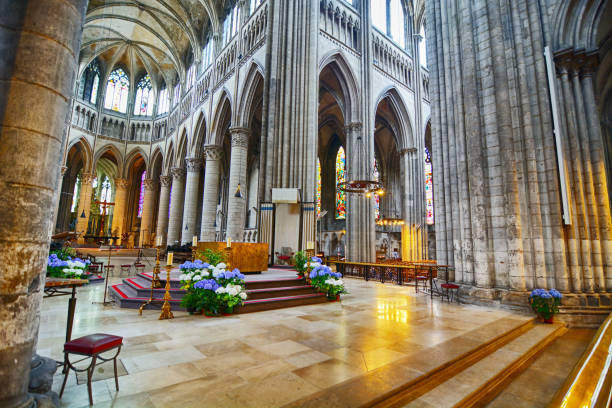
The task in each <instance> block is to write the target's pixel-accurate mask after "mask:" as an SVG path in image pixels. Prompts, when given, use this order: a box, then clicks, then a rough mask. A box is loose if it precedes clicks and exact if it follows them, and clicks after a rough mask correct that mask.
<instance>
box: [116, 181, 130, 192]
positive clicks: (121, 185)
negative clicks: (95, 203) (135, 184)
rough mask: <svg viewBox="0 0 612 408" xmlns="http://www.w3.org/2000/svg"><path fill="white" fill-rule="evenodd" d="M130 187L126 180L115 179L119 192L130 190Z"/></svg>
mask: <svg viewBox="0 0 612 408" xmlns="http://www.w3.org/2000/svg"><path fill="white" fill-rule="evenodd" d="M129 185H130V183H129V182H128V181H127V180H126V179H124V178H116V179H115V187H116V188H117V189H118V190H125V189H127V188H128V186H129Z"/></svg>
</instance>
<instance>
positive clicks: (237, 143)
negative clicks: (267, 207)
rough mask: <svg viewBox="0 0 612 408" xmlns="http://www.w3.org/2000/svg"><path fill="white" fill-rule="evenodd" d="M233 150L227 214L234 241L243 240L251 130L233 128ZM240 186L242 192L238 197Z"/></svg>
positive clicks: (229, 235) (230, 233)
mask: <svg viewBox="0 0 612 408" xmlns="http://www.w3.org/2000/svg"><path fill="white" fill-rule="evenodd" d="M230 132H231V134H232V151H231V158H230V176H229V203H228V210H227V212H228V214H227V233H226V235H227V236H228V237H230V238H231V239H232V240H233V241H242V234H243V232H244V218H245V210H246V209H245V205H246V202H245V195H244V194H245V191H246V190H245V189H246V187H247V186H246V171H247V149H248V145H249V133H248V132H249V130H248V129H245V128H237V127H234V128H231V129H230ZM238 186H240V190H241V194H240V196H239V197H236V195H237V190H238Z"/></svg>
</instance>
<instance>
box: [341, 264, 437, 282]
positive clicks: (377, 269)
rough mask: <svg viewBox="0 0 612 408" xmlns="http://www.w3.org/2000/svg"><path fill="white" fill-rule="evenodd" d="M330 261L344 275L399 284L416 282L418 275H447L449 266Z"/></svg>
mask: <svg viewBox="0 0 612 408" xmlns="http://www.w3.org/2000/svg"><path fill="white" fill-rule="evenodd" d="M329 263H332V264H335V265H336V270H337V271H338V272H340V273H342V275H343V276H353V277H357V278H362V279H365V280H366V281H368V280H378V281H380V282H382V283H384V282H394V283H396V284H398V285H403V284H405V283H408V282H414V281H415V279H416V277H417V276H428V278H429V279H430V280H431V279H435V278H437V277H438V273H440V274H442V273H444V276H447V275H446V274H447V273H448V268H449V267H448V266H446V265H437V264H435V263H411V264H393V263H365V262H344V261H329Z"/></svg>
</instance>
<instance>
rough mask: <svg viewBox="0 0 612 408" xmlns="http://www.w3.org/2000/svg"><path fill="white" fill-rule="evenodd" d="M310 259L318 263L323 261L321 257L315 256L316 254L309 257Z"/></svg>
mask: <svg viewBox="0 0 612 408" xmlns="http://www.w3.org/2000/svg"><path fill="white" fill-rule="evenodd" d="M310 261H311V262H318V263H321V262H323V261H322V260H321V258H319V257H316V256H313V257H312V258H310Z"/></svg>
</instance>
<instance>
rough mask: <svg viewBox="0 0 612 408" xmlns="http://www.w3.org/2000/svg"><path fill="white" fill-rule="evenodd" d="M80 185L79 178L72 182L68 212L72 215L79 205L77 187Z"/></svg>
mask: <svg viewBox="0 0 612 408" xmlns="http://www.w3.org/2000/svg"><path fill="white" fill-rule="evenodd" d="M80 185H81V176H77V177H76V181H75V182H74V191H73V192H72V205H71V206H70V212H71V213H73V212H75V211H76V210H77V208H78V205H79V186H80Z"/></svg>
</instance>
